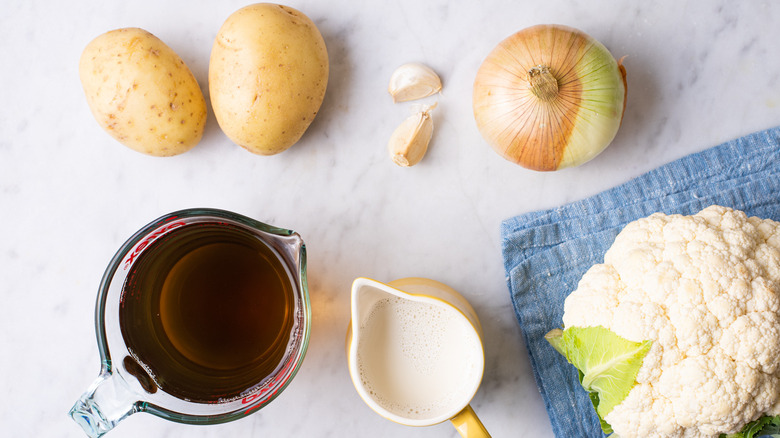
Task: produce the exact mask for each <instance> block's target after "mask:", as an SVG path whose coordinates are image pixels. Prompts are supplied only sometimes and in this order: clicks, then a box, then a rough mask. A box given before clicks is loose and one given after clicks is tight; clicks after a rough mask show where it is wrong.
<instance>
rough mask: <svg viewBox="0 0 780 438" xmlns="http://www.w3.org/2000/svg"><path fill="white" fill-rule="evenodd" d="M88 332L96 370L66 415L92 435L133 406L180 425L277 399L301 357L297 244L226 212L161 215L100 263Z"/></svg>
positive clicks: (303, 326) (293, 237) (307, 319)
mask: <svg viewBox="0 0 780 438" xmlns="http://www.w3.org/2000/svg"><path fill="white" fill-rule="evenodd" d="M223 271H224V272H223ZM204 276H205V277H204ZM209 284H218V285H220V287H219V288H216V287H210V286H208V285H209ZM204 285H206V286H204ZM215 308H219V309H220V312H219V313H217V312H215V311H213V310H212V309H215ZM225 309H228V310H227V311H225ZM194 321H197V323H194ZM269 321H273V322H269ZM223 327H226V328H223ZM95 329H96V333H97V340H98V350H99V352H100V358H101V370H100V375H99V376H98V378H97V379H96V380H95V381H94V382H93V383H92V385H91V386H90V387H89V388H88V389H87V391H86V392H85V393H84V394H83V395H82V396H81V398H79V399H78V401H76V403H75V404H74V405H73V408H72V409H71V410H70V412H69V414H70V416H71V418H72V419H73V420H74V421H75V422H76V423H78V424H79V425H80V426H81V427H82V428H83V429H84V431H85V432H86V434H87V436H89V437H90V438H97V437H100V436H102V435H103V434H105V433H106V432H108V431H109V430H111V429H112V428H113V427H115V426H116V425H117V424H118V423H119V422H120V421H122V420H123V419H124V418H126V417H127V416H129V415H132V414H134V413H136V412H148V413H151V414H154V415H157V416H159V417H161V418H164V419H167V420H171V421H175V422H180V423H189V424H216V423H223V422H226V421H231V420H235V419H238V418H242V417H244V416H246V415H249V414H251V413H253V412H255V411H257V410H259V409H260V408H262V407H263V406H265V405H266V404H268V403H270V402H271V401H272V400H273V399H275V398H276V397H277V396H278V395H279V394H280V393H281V392H282V391H283V390H284V389H285V388H286V387H287V385H288V384H289V383H290V381H291V380H292V378H293V377H294V376H295V374H296V373H297V371H298V369H299V367H300V365H301V363H302V362H303V358H304V356H305V354H306V350H307V347H308V343H309V334H310V331H311V305H310V300H309V292H308V285H307V281H306V246H305V244H304V242H303V240H302V239H301V237H300V236H299V235H298V234H297V233H295V232H293V231H290V230H287V229H283V228H278V227H274V226H271V225H268V224H264V223H262V222H258V221H255V220H253V219H250V218H248V217H245V216H241V215H238V214H236V213H232V212H228V211H224V210H216V209H188V210H182V211H178V212H174V213H171V214H168V215H165V216H163V217H161V218H159V219H157V220H155V221H153V222H151V223H150V224H148V225H147V226H146V227H144V228H143V229H141V230H140V231H138V232H137V233H135V234H134V235H133V236H132V237H131V238H130V239H128V241H127V242H125V244H124V245H123V246H122V247H121V248H120V250H119V251H118V252H117V253H116V255H115V256H114V258H113V259H112V260H111V262H110V263H109V266H108V268H107V269H106V272H105V274H104V276H103V279H102V281H101V284H100V288H99V292H98V298H97V305H96V311H95ZM198 330H200V331H198ZM213 339H217V341H213ZM227 340H230V341H231V342H225V341H227ZM257 352H261V353H257Z"/></svg>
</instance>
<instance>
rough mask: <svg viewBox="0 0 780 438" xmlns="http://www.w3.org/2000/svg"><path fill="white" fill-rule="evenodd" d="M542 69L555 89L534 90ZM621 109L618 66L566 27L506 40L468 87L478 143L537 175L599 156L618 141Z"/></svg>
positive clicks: (622, 74) (531, 31) (602, 49)
mask: <svg viewBox="0 0 780 438" xmlns="http://www.w3.org/2000/svg"><path fill="white" fill-rule="evenodd" d="M540 67H544V68H545V69H546V70H547V71H548V72H549V75H551V76H552V77H553V78H554V81H555V82H554V84H553V83H551V82H550V81H547V80H544V81H540V82H539V83H537V84H534V83H533V82H534V81H535V80H538V78H539V77H540V76H538V75H537V74H538V73H539V71H541V70H544V69H542V68H540ZM532 72H533V73H534V74H531V73H532ZM548 79H549V78H548ZM542 90H545V91H542ZM550 90H552V91H550ZM551 93H552V94H551ZM625 103H626V81H625V69H624V68H623V66H622V65H621V64H620V62H618V61H616V60H615V58H614V57H613V56H612V54H611V53H610V52H609V51H608V50H607V49H606V47H604V46H603V45H602V44H601V43H599V42H598V41H596V40H595V39H593V38H592V37H590V36H588V35H586V34H584V33H582V32H580V31H578V30H576V29H572V28H568V27H565V26H558V25H540V26H534V27H531V28H528V29H524V30H521V31H520V32H517V33H516V34H514V35H512V36H510V37H509V38H507V39H505V40H504V41H502V42H501V43H500V44H499V45H498V46H497V47H496V48H495V49H494V50H493V51H492V52H491V53H490V54H489V55H488V56H487V58H486V59H485V61H484V62H483V64H482V66H481V67H480V69H479V71H478V73H477V77H476V79H475V81H474V95H473V109H474V117H475V120H476V122H477V127H478V128H479V131H480V133H481V134H482V136H483V137H484V138H485V139H486V140H487V142H488V143H489V144H490V146H491V147H492V148H493V149H494V150H495V151H496V152H498V153H499V154H500V155H501V156H503V157H504V158H506V159H507V160H509V161H512V162H514V163H517V164H519V165H521V166H524V167H526V168H529V169H533V170H538V171H553V170H559V169H563V168H566V167H573V166H578V165H580V164H583V163H585V162H587V161H589V160H591V159H592V158H594V157H595V156H597V155H598V154H599V153H601V152H602V151H603V150H604V149H605V148H606V147H607V146H608V145H609V144H610V143H611V142H612V140H613V139H614V137H615V135H616V134H617V131H618V128H619V127H620V123H621V121H622V117H623V112H624V108H625Z"/></svg>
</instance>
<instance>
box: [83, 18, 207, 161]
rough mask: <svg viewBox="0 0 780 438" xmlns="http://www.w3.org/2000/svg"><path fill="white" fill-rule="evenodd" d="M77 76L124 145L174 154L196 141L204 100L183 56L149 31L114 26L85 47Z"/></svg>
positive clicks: (96, 112) (100, 120)
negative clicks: (115, 27)
mask: <svg viewBox="0 0 780 438" xmlns="http://www.w3.org/2000/svg"><path fill="white" fill-rule="evenodd" d="M79 76H80V78H81V84H82V86H83V87H84V94H85V95H86V97H87V103H88V104H89V108H90V110H91V111H92V114H93V115H94V116H95V119H96V120H97V121H98V123H99V124H100V126H102V127H103V129H105V130H106V132H108V133H109V134H111V136H112V137H114V138H115V139H116V140H118V141H119V142H120V143H122V144H124V145H125V146H127V147H129V148H131V149H134V150H136V151H138V152H141V153H144V154H148V155H153V156H159V157H164V156H172V155H178V154H181V153H183V152H186V151H188V150H190V149H191V148H192V147H193V146H195V145H196V144H198V142H199V141H200V139H201V137H202V136H203V128H204V126H205V125H206V101H205V99H204V98H203V93H202V92H201V90H200V87H199V86H198V82H197V81H196V80H195V77H194V76H193V75H192V72H191V71H190V69H189V68H188V67H187V65H186V64H185V63H184V61H182V59H181V58H180V57H179V55H177V54H176V53H175V52H174V51H173V50H172V49H171V48H170V47H168V46H167V45H165V43H163V42H162V41H160V39H159V38H157V37H155V36H154V35H152V34H151V33H149V32H147V31H145V30H143V29H138V28H124V29H117V30H112V31H109V32H106V33H104V34H103V35H100V36H98V37H97V38H95V39H94V40H92V42H90V43H89V44H88V45H87V47H86V48H85V49H84V52H83V53H82V55H81V60H80V61H79Z"/></svg>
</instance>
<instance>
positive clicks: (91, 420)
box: [69, 372, 140, 438]
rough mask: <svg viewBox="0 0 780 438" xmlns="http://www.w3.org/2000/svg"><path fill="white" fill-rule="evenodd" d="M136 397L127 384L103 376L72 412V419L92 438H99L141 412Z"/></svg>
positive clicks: (119, 379) (109, 376) (118, 379)
mask: <svg viewBox="0 0 780 438" xmlns="http://www.w3.org/2000/svg"><path fill="white" fill-rule="evenodd" d="M139 410H140V409H139V403H138V402H137V396H136V395H135V394H134V393H133V392H132V391H131V390H130V388H128V386H127V383H126V382H125V381H124V380H123V379H122V378H121V377H117V376H115V375H113V374H111V373H110V372H104V373H102V374H101V375H100V376H99V377H98V378H97V380H95V382H93V383H92V385H91V386H90V387H89V389H87V391H86V392H85V393H84V394H83V395H82V396H81V398H79V399H78V401H76V403H75V404H74V405H73V407H72V408H71V409H70V412H69V415H70V417H71V418H72V419H73V421H75V422H76V423H77V424H78V425H79V426H81V428H82V429H84V432H86V434H87V436H88V437H90V438H98V437H101V436H103V435H104V434H105V433H106V432H108V431H109V430H111V429H113V428H114V426H116V425H117V424H118V423H119V422H120V421H122V420H123V419H125V418H127V416H129V415H131V414H133V413H135V412H138V411H139Z"/></svg>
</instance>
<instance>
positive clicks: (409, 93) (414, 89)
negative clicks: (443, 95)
mask: <svg viewBox="0 0 780 438" xmlns="http://www.w3.org/2000/svg"><path fill="white" fill-rule="evenodd" d="M441 87H442V85H441V79H440V78H439V75H437V74H436V72H435V71H433V69H431V68H430V67H428V66H427V65H425V64H421V63H419V62H410V63H408V64H404V65H402V66H400V67H398V68H397V69H395V71H394V72H393V74H392V75H391V76H390V84H389V85H388V87H387V91H388V93H390V95H391V96H392V97H393V102H395V103H398V102H407V101H410V100H417V99H422V98H424V97H428V96H432V95H434V94H436V93H438V92H439V91H441Z"/></svg>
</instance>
